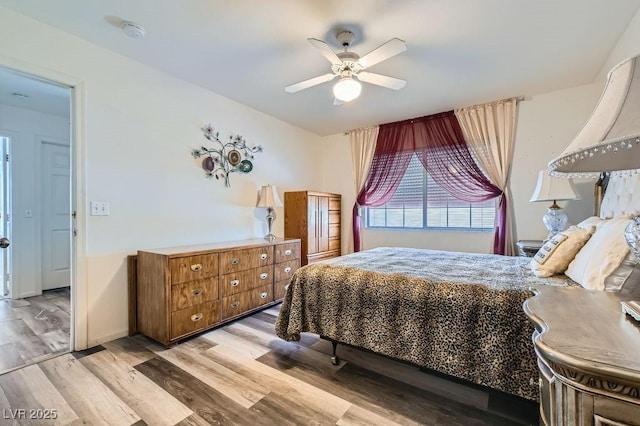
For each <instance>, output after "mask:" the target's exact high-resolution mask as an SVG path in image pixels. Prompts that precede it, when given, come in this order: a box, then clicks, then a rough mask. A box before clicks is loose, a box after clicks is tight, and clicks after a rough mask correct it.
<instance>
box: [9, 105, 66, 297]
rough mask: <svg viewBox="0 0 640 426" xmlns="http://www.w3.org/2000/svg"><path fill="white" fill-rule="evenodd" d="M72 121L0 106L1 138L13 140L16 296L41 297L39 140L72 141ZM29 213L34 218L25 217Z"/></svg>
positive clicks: (13, 237) (14, 281)
mask: <svg viewBox="0 0 640 426" xmlns="http://www.w3.org/2000/svg"><path fill="white" fill-rule="evenodd" d="M69 132H70V125H69V118H68V117H60V116H55V115H50V114H43V113H41V112H36V111H31V110H28V109H24V108H16V107H12V106H9V105H0V135H5V136H9V137H10V138H11V169H12V178H13V181H12V186H13V191H12V193H13V197H12V204H13V206H12V213H13V217H12V221H11V222H12V226H13V234H12V238H11V250H12V251H11V253H12V260H13V262H12V263H13V265H12V268H11V269H12V285H13V289H14V294H13V296H14V297H29V296H33V295H36V294H40V292H41V290H40V276H41V269H40V268H38V267H35V266H36V265H40V258H41V245H40V241H41V230H40V217H41V212H40V209H39V208H38V207H39V206H40V204H41V202H40V201H41V200H40V197H41V192H40V186H41V184H40V179H41V174H40V166H39V164H40V151H41V149H40V144H41V143H40V141H41V139H43V138H45V139H49V140H54V141H58V142H62V141H66V142H68V141H69ZM26 210H30V211H31V212H32V217H25V211H26Z"/></svg>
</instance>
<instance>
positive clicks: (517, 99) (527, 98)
mask: <svg viewBox="0 0 640 426" xmlns="http://www.w3.org/2000/svg"><path fill="white" fill-rule="evenodd" d="M513 98H514V99H515V100H516V102H517V103H520V102H523V101H530V100H531V97H530V96H514V97H513ZM506 99H510V98H506ZM506 99H502V100H506ZM495 102H499V101H495ZM487 103H491V102H487ZM431 115H436V114H431ZM408 120H411V119H410V118H409V119H408ZM400 121H404V120H400ZM367 127H371V126H365V127H361V128H359V129H353V130H347V131H345V132H344V133H343V136H349V135H350V134H351V132H355V131H356V130H360V129H366V128H367Z"/></svg>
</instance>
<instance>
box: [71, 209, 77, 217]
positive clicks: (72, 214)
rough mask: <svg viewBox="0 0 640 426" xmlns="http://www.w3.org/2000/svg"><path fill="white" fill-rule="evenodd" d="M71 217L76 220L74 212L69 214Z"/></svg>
mask: <svg viewBox="0 0 640 426" xmlns="http://www.w3.org/2000/svg"><path fill="white" fill-rule="evenodd" d="M71 217H72V218H74V219H75V218H76V211H75V210H74V211H73V212H72V213H71Z"/></svg>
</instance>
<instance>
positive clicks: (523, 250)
mask: <svg viewBox="0 0 640 426" xmlns="http://www.w3.org/2000/svg"><path fill="white" fill-rule="evenodd" d="M516 244H517V245H518V253H519V254H520V256H523V257H533V256H535V255H536V253H537V252H538V250H540V247H542V244H544V243H543V241H542V240H520V241H518V242H517V243H516Z"/></svg>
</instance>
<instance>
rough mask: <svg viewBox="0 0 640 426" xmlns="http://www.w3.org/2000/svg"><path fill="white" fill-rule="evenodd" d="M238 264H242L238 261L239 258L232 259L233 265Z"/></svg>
mask: <svg viewBox="0 0 640 426" xmlns="http://www.w3.org/2000/svg"><path fill="white" fill-rule="evenodd" d="M238 263H240V259H238V258H237V257H234V258H233V259H231V264H232V265H237V264H238Z"/></svg>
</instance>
